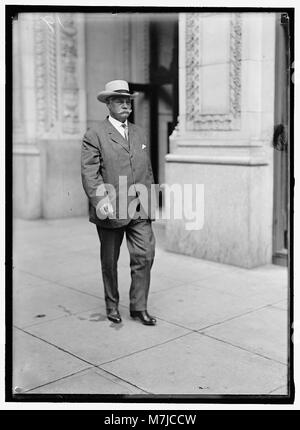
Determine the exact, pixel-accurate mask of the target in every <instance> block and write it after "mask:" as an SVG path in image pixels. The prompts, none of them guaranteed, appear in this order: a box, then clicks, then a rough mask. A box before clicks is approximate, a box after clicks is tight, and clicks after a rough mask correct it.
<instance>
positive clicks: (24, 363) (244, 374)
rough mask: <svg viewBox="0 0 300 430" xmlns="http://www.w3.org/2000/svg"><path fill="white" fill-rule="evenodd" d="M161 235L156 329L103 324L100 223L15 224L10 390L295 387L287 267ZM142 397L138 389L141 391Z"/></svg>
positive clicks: (154, 291)
mask: <svg viewBox="0 0 300 430" xmlns="http://www.w3.org/2000/svg"><path fill="white" fill-rule="evenodd" d="M154 230H155V233H156V239H157V249H156V258H155V262H154V266H153V272H152V273H153V274H152V283H151V289H150V297H149V307H148V309H149V312H150V313H151V314H153V315H155V316H156V317H157V320H158V323H157V325H156V326H155V327H147V326H143V325H142V324H141V323H139V322H137V321H134V320H132V319H131V318H130V316H129V310H128V291H129V284H130V272H129V257H128V252H127V248H126V241H124V243H123V245H122V251H121V256H120V263H119V285H120V296H121V302H120V311H121V314H122V318H123V322H122V323H121V324H119V325H116V324H113V323H111V322H110V321H108V320H107V319H106V314H105V304H104V299H103V285H102V280H101V274H100V263H99V243H98V237H97V234H96V229H95V226H94V225H92V224H90V223H89V222H88V220H87V219H86V218H72V219H64V220H53V221H52V220H51V221H49V220H38V221H21V220H16V221H15V222H14V243H13V245H14V282H13V326H14V332H13V387H14V389H15V392H19V393H41V394H50V393H51V394H54V393H55V394H57V393H60V394H129V395H143V396H145V395H151V394H177V395H179V396H180V395H185V394H192V395H198V396H199V395H210V394H215V395H217V394H238V395H241V394H272V395H286V394H287V392H288V391H287V390H288V388H287V370H288V367H287V359H288V357H287V350H288V338H287V337H288V310H287V284H288V280H287V269H286V268H283V267H279V266H273V265H267V266H263V267H259V268H257V269H252V270H247V269H240V268H237V267H233V266H228V265H222V264H217V263H213V262H208V261H204V260H198V259H194V258H191V257H187V256H182V255H176V254H172V253H169V252H167V251H165V250H164V249H163V242H164V229H163V227H162V225H161V224H157V223H154ZM134 397H135V396H134Z"/></svg>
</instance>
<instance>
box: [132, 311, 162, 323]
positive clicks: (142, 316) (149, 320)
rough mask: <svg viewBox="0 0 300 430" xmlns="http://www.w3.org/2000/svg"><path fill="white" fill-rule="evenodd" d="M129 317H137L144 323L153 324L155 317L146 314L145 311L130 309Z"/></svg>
mask: <svg viewBox="0 0 300 430" xmlns="http://www.w3.org/2000/svg"><path fill="white" fill-rule="evenodd" d="M130 316H131V318H135V319H136V318H137V319H139V320H140V321H141V322H142V323H143V324H145V325H155V324H156V319H155V318H153V317H152V316H151V315H149V314H148V312H147V311H130Z"/></svg>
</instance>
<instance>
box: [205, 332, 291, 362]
mask: <svg viewBox="0 0 300 430" xmlns="http://www.w3.org/2000/svg"><path fill="white" fill-rule="evenodd" d="M198 334H200V335H201V336H206V337H209V338H210V339H214V340H216V341H218V342H221V343H225V344H226V345H230V346H232V347H233V348H237V349H240V350H242V351H245V352H248V353H249V354H252V355H257V356H258V357H261V358H264V359H266V360H270V361H273V362H274V363H277V364H281V365H282V366H284V367H288V365H287V364H286V363H283V362H282V361H279V360H276V359H274V358H270V357H268V356H266V355H263V354H260V353H259V352H255V351H250V350H249V349H246V348H243V347H242V346H239V345H235V344H234V343H231V342H228V341H226V340H224V339H219V338H217V337H214V336H211V335H208V334H206V333H199V332H198Z"/></svg>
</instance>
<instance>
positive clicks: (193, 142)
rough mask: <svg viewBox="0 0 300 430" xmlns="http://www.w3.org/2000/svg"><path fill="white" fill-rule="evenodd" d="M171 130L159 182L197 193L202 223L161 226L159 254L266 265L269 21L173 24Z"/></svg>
mask: <svg viewBox="0 0 300 430" xmlns="http://www.w3.org/2000/svg"><path fill="white" fill-rule="evenodd" d="M179 35H180V46H179V64H180V66H179V88H180V100H179V103H180V116H179V124H178V126H177V128H176V130H175V131H174V133H173V134H172V137H171V150H170V154H168V155H167V156H166V162H167V165H166V182H167V183H168V184H172V183H180V184H184V183H192V184H196V183H199V184H203V185H204V225H203V228H202V229H201V230H197V231H192V232H191V231H187V230H186V229H185V224H184V220H182V221H180V220H176V219H173V220H170V221H169V222H168V223H167V243H168V248H169V249H170V250H172V251H175V252H181V253H185V254H189V255H193V256H196V257H199V258H206V259H208V260H214V261H218V262H222V263H228V264H234V265H238V266H243V267H248V268H250V267H254V266H258V265H261V264H265V263H270V262H271V258H272V222H273V213H272V209H273V159H272V157H273V150H272V132H273V121H274V88H275V87H274V64H275V63H274V62H275V15H274V14H263V13H255V14H251V13H240V14H238V13H223V14H221V13H220V14H219V13H205V14H197V13H189V14H182V15H181V17H180V30H179Z"/></svg>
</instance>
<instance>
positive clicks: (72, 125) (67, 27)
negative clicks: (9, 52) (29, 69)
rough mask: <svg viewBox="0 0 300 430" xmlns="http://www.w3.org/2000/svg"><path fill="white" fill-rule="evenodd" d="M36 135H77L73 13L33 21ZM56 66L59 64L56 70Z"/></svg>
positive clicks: (76, 79)
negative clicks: (56, 133) (55, 133)
mask: <svg viewBox="0 0 300 430" xmlns="http://www.w3.org/2000/svg"><path fill="white" fill-rule="evenodd" d="M34 34H35V73H36V75H35V91H36V109H37V134H38V135H40V136H41V135H45V136H49V134H51V133H52V132H53V133H54V132H58V131H59V132H61V133H63V134H76V133H78V132H79V84H78V28H77V21H76V20H75V16H74V14H70V13H68V14H67V13H63V14H55V13H53V14H49V13H48V14H39V15H38V17H37V19H36V21H35V32H34ZM57 65H59V70H57V69H58V67H57Z"/></svg>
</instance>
